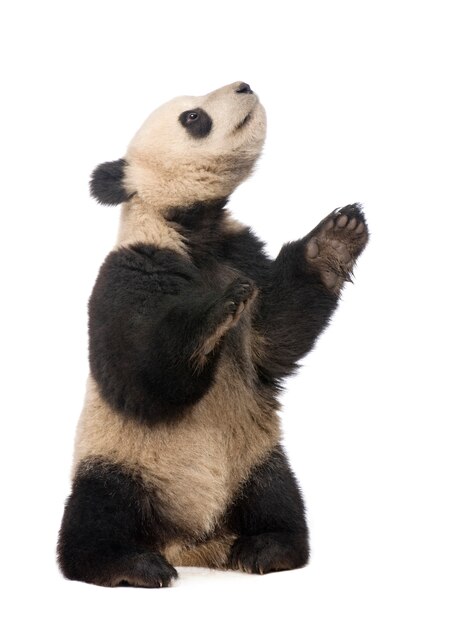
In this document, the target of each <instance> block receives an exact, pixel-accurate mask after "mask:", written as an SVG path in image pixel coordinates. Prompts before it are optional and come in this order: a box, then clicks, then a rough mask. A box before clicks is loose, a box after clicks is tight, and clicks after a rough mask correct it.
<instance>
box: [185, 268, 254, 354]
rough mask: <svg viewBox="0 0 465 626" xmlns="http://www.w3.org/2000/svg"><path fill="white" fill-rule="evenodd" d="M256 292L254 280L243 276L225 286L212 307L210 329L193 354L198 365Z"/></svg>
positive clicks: (240, 314) (229, 328)
mask: <svg viewBox="0 0 465 626" xmlns="http://www.w3.org/2000/svg"><path fill="white" fill-rule="evenodd" d="M256 294H257V289H256V287H255V284H254V282H253V281H252V280H250V279H248V278H245V277H240V278H236V279H235V280H234V281H233V282H232V283H230V284H229V285H228V287H226V289H225V291H224V292H223V295H222V296H221V297H220V298H219V300H217V301H216V302H215V304H214V306H213V307H212V311H211V319H212V322H211V326H212V328H211V331H210V333H209V334H208V336H207V337H206V338H205V339H204V340H203V341H202V344H201V345H200V347H199V348H198V349H197V350H196V352H195V354H194V359H195V360H196V361H197V363H198V364H199V365H200V366H202V365H203V364H204V362H205V361H204V359H205V357H206V356H207V355H208V354H210V353H211V352H212V351H213V350H214V349H215V347H216V346H217V345H219V343H220V341H221V339H222V338H223V337H224V336H225V334H226V333H227V332H228V331H229V330H231V328H233V327H234V326H235V325H236V324H237V322H238V321H239V319H240V317H241V316H242V315H243V313H244V311H245V310H246V309H247V308H248V307H249V306H250V304H251V303H252V302H253V300H254V299H255V296H256Z"/></svg>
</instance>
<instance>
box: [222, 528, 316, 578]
mask: <svg viewBox="0 0 465 626" xmlns="http://www.w3.org/2000/svg"><path fill="white" fill-rule="evenodd" d="M307 560H308V542H307V538H306V537H304V536H300V535H291V534H289V533H262V534H260V535H250V536H241V537H238V539H236V542H235V543H234V544H233V546H232V548H231V554H230V561H229V564H230V567H231V569H238V570H241V571H242V572H247V573H249V574H268V573H269V572H279V571H283V570H289V569H296V568H299V567H303V566H304V565H305V564H306V563H307Z"/></svg>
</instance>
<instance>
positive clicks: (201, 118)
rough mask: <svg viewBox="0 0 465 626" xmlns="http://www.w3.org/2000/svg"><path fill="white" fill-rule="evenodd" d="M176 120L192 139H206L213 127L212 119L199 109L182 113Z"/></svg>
mask: <svg viewBox="0 0 465 626" xmlns="http://www.w3.org/2000/svg"><path fill="white" fill-rule="evenodd" d="M178 119H179V122H180V123H181V124H182V125H183V126H184V128H185V129H186V130H187V132H188V133H189V135H190V136H191V137H192V138H193V139H202V138H203V137H206V136H207V135H208V134H209V132H210V131H211V129H212V126H213V120H212V118H211V117H210V116H209V115H208V113H207V112H206V111H205V110H204V109H201V108H200V107H199V108H198V109H190V110H187V111H184V113H181V115H180V116H179V118H178Z"/></svg>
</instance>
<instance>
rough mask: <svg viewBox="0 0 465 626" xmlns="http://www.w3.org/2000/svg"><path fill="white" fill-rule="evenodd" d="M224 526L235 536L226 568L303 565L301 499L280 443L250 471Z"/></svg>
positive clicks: (275, 568) (263, 570)
mask: <svg viewBox="0 0 465 626" xmlns="http://www.w3.org/2000/svg"><path fill="white" fill-rule="evenodd" d="M226 525H227V527H228V528H229V529H230V530H231V531H233V532H235V533H236V534H237V535H238V536H237V539H236V540H235V542H234V543H233V545H232V547H231V551H230V555H229V567H230V568H231V569H236V570H241V571H244V572H248V573H253V574H267V573H269V572H276V571H282V570H290V569H297V568H300V567H303V566H304V565H306V563H307V561H308V558H309V541H308V530H307V524H306V520H305V509H304V504H303V500H302V496H301V494H300V490H299V487H298V485H297V481H296V479H295V476H294V474H293V472H292V470H291V468H290V467H289V464H288V461H287V458H286V455H285V453H284V451H283V450H282V448H281V446H277V447H276V448H275V450H274V451H273V452H272V453H271V454H270V456H269V457H268V459H267V460H266V461H265V462H264V463H262V464H261V465H259V466H258V467H257V468H255V470H254V471H253V472H252V474H251V475H250V477H249V479H248V481H247V482H246V484H245V485H244V486H243V488H242V489H241V493H240V496H239V498H238V499H237V501H236V502H235V503H234V505H233V507H232V509H231V510H230V511H229V513H228V516H227V520H226Z"/></svg>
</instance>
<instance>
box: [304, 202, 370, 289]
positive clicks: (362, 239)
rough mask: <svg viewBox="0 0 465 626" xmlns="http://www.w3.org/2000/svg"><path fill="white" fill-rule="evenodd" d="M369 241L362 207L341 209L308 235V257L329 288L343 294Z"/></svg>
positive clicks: (351, 206)
mask: <svg viewBox="0 0 465 626" xmlns="http://www.w3.org/2000/svg"><path fill="white" fill-rule="evenodd" d="M367 241H368V229H367V227H366V222H365V218H364V215H363V212H362V210H361V208H360V206H359V205H357V204H353V205H349V206H346V207H344V208H343V209H337V210H336V211H334V212H333V213H331V214H330V215H328V216H327V217H326V218H325V219H324V220H323V221H322V222H320V224H318V226H317V227H316V228H315V229H314V230H313V231H312V232H311V233H310V235H309V236H308V243H307V248H306V256H307V260H308V261H309V263H310V265H311V266H312V267H314V268H316V269H318V270H319V271H320V275H321V279H322V281H323V283H324V284H325V286H326V287H327V288H328V289H331V290H332V291H336V292H337V291H339V290H340V289H341V287H342V285H343V284H344V282H345V281H351V272H352V269H353V266H354V264H355V261H356V259H357V257H358V256H359V254H360V253H361V252H362V250H363V249H364V247H365V246H366V243H367Z"/></svg>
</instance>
